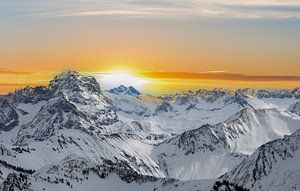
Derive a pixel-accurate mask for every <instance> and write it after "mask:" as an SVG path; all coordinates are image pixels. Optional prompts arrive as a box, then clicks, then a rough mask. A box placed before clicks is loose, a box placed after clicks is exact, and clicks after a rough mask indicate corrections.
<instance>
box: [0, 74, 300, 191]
mask: <svg viewBox="0 0 300 191" xmlns="http://www.w3.org/2000/svg"><path fill="white" fill-rule="evenodd" d="M299 98H300V91H299V88H298V89H294V90H274V91H273V90H272V91H271V90H252V89H242V90H236V91H233V90H224V89H214V90H198V91H195V92H192V91H187V92H182V93H177V94H174V95H164V96H160V97H154V96H150V95H143V94H141V93H140V92H138V91H137V90H136V89H134V88H133V87H122V86H121V87H117V88H114V89H112V90H111V91H102V90H101V88H100V86H99V84H98V82H97V81H96V79H95V78H93V77H89V76H83V75H81V74H79V73H77V72H75V71H66V72H63V73H61V74H59V75H57V76H56V77H55V78H54V79H53V80H52V81H51V82H50V84H49V86H45V87H42V86H39V87H26V88H24V89H20V90H17V91H16V92H15V93H11V94H8V95H6V96H2V97H1V100H0V143H1V144H0V157H1V158H0V185H1V184H2V185H1V186H0V187H1V188H3V189H4V188H5V189H7V188H9V187H13V188H14V189H15V190H17V187H19V188H18V189H19V190H20V188H21V187H22V188H24V189H25V190H26V189H27V190H28V189H33V190H43V188H44V189H46V190H94V189H95V188H99V187H102V188H105V189H106V190H120V188H122V190H141V189H143V190H162V191H163V190H170V191H176V190H177V191H179V190H191V191H192V190H210V189H211V188H212V185H213V183H214V179H215V178H217V177H219V176H221V175H223V174H224V173H227V172H229V171H231V170H232V169H233V168H236V165H239V164H240V163H241V161H243V160H244V159H245V160H247V157H248V155H249V154H252V153H253V152H254V151H255V150H256V149H257V148H258V147H260V146H261V145H262V144H265V143H267V142H269V141H272V140H274V139H278V138H282V137H283V136H285V135H290V134H292V133H294V132H295V131H296V130H297V129H298V128H299V127H300V116H299V115H297V107H296V106H297V104H295V103H296V102H297V100H298V99H299ZM292 104H295V106H294V107H292V106H291V107H290V105H292ZM288 108H289V109H288ZM251 156H252V155H251ZM20 173H21V174H20ZM292 173H295V172H294V171H293V172H292ZM295 177H297V176H296V175H295ZM172 178H175V179H179V180H174V179H172ZM199 179H201V180H199ZM294 182H295V184H296V182H297V181H296V180H295V181H294Z"/></svg>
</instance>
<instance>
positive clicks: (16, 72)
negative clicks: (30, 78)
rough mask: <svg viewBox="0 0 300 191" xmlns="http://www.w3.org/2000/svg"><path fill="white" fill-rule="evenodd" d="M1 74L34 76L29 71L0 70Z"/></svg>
mask: <svg viewBox="0 0 300 191" xmlns="http://www.w3.org/2000/svg"><path fill="white" fill-rule="evenodd" d="M0 74H7V75H19V74H22V75H24V74H32V72H28V71H20V70H7V69H5V68H0Z"/></svg>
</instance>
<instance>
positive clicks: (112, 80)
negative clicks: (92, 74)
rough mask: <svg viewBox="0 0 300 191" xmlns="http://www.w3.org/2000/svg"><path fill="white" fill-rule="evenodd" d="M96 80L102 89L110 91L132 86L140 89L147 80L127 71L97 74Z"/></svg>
mask: <svg viewBox="0 0 300 191" xmlns="http://www.w3.org/2000/svg"><path fill="white" fill-rule="evenodd" d="M97 79H98V81H99V83H100V85H101V86H102V87H103V88H104V89H110V88H113V87H117V86H120V85H124V86H133V87H135V88H138V89H142V88H143V85H144V84H146V83H148V80H147V79H145V78H142V77H139V76H137V75H134V74H132V73H130V72H127V71H110V72H107V73H101V74H98V76H97Z"/></svg>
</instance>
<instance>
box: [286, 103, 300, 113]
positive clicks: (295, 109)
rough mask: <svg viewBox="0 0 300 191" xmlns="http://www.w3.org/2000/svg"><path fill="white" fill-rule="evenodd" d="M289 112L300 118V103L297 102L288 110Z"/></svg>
mask: <svg viewBox="0 0 300 191" xmlns="http://www.w3.org/2000/svg"><path fill="white" fill-rule="evenodd" d="M288 111H289V112H291V113H294V114H296V115H299V116H300V102H299V101H298V102H296V103H295V104H293V105H291V106H290V107H289V108H288Z"/></svg>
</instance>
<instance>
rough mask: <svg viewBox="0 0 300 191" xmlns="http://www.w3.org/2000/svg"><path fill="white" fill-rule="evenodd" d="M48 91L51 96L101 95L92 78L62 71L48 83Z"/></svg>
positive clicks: (97, 85)
mask: <svg viewBox="0 0 300 191" xmlns="http://www.w3.org/2000/svg"><path fill="white" fill-rule="evenodd" d="M49 89H50V91H51V92H52V93H53V94H56V93H62V92H64V93H66V92H68V93H79V92H86V93H93V94H102V91H101V88H100V85H99V83H98V82H97V80H96V79H95V78H94V77H92V76H83V75H81V74H79V73H78V72H75V71H64V72H62V73H60V74H58V75H57V76H55V77H54V79H53V80H52V81H51V82H50V85H49Z"/></svg>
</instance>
